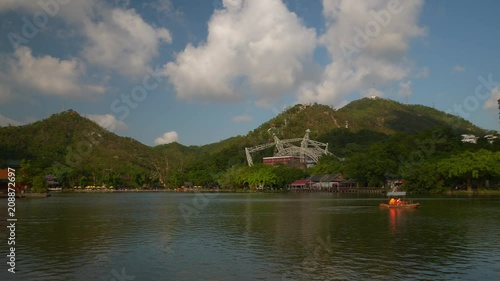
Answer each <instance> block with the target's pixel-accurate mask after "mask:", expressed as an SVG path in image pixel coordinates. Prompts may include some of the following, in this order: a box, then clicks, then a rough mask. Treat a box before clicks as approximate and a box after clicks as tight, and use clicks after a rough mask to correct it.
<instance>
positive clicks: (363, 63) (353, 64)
mask: <svg viewBox="0 0 500 281" xmlns="http://www.w3.org/2000/svg"><path fill="white" fill-rule="evenodd" d="M398 3H400V4H399V5H398ZM422 5H423V1H422V0H416V1H401V2H400V1H392V0H373V1H347V0H336V1H330V0H323V15H324V17H325V20H326V27H327V29H326V32H325V33H324V34H323V35H322V36H321V38H320V43H321V44H322V45H323V46H325V47H326V49H327V50H328V54H329V55H330V57H331V59H332V62H331V63H330V64H329V65H327V66H326V67H325V69H324V72H323V74H322V77H321V78H320V79H319V81H317V83H315V84H312V85H311V84H309V85H307V86H304V87H303V88H302V89H301V92H300V94H299V101H301V102H320V103H326V104H332V103H333V104H335V103H338V102H341V101H342V100H343V99H344V97H345V96H346V95H347V94H349V93H352V92H359V93H361V94H362V93H366V91H367V90H368V89H370V88H379V87H384V86H387V85H389V84H391V83H394V82H398V81H401V80H402V79H404V78H406V77H408V76H409V75H410V74H411V64H410V63H408V60H407V58H406V53H407V52H408V48H409V44H410V41H411V39H412V38H415V37H418V36H424V35H425V34H426V30H425V29H424V28H421V27H419V26H418V24H417V20H418V16H419V14H420V11H421V7H422Z"/></svg>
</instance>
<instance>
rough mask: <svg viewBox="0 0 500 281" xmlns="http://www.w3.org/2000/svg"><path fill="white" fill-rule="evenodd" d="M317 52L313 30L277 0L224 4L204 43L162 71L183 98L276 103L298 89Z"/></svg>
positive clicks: (228, 0)
mask: <svg viewBox="0 0 500 281" xmlns="http://www.w3.org/2000/svg"><path fill="white" fill-rule="evenodd" d="M315 47H316V33H315V31H314V29H311V28H306V27H305V26H304V25H303V24H302V22H301V20H300V19H299V18H298V17H297V16H296V15H295V14H294V13H291V12H290V11H288V9H287V8H286V6H285V5H284V4H283V3H282V2H281V1H279V0H252V1H244V0H224V1H223V9H221V10H216V11H215V12H214V14H213V15H212V17H211V19H210V21H209V22H208V38H207V41H206V42H205V43H202V44H200V45H199V46H193V45H188V46H186V48H185V49H184V50H183V51H182V52H180V53H179V54H177V57H176V60H175V61H174V62H169V63H168V64H166V65H165V67H164V68H165V73H166V74H167V75H168V79H169V81H170V82H171V83H172V84H173V85H174V87H175V90H176V93H177V96H178V97H179V98H182V99H187V100H194V99H205V100H224V101H227V100H234V99H239V98H241V97H242V96H244V95H245V94H254V95H256V96H257V100H259V99H275V98H279V97H281V96H282V95H283V94H285V93H286V92H287V91H291V90H293V89H294V88H295V87H296V86H297V85H299V84H300V82H301V81H302V80H303V78H304V76H305V75H306V73H307V70H306V67H307V64H308V63H310V62H311V60H312V53H313V51H314V48H315Z"/></svg>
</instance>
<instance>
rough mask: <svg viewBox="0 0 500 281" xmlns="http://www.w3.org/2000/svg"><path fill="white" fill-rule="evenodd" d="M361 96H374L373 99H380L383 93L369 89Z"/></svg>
mask: <svg viewBox="0 0 500 281" xmlns="http://www.w3.org/2000/svg"><path fill="white" fill-rule="evenodd" d="M363 96H365V97H373V96H375V97H379V98H381V97H383V96H384V92H382V91H380V90H377V89H375V88H370V89H368V90H366V91H364V94H363Z"/></svg>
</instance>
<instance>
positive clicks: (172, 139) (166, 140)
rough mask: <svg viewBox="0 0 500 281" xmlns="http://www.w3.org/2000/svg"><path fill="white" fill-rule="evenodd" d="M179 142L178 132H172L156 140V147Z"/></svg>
mask: <svg viewBox="0 0 500 281" xmlns="http://www.w3.org/2000/svg"><path fill="white" fill-rule="evenodd" d="M176 141H179V135H178V134H177V132H176V131H170V132H166V133H165V134H163V135H162V136H161V137H159V138H156V139H155V145H161V144H167V143H171V142H176Z"/></svg>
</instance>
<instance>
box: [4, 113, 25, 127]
mask: <svg viewBox="0 0 500 281" xmlns="http://www.w3.org/2000/svg"><path fill="white" fill-rule="evenodd" d="M9 125H12V126H19V125H22V123H21V122H19V121H16V120H13V119H10V118H8V117H5V116H3V115H2V114H0V127H2V126H9Z"/></svg>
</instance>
